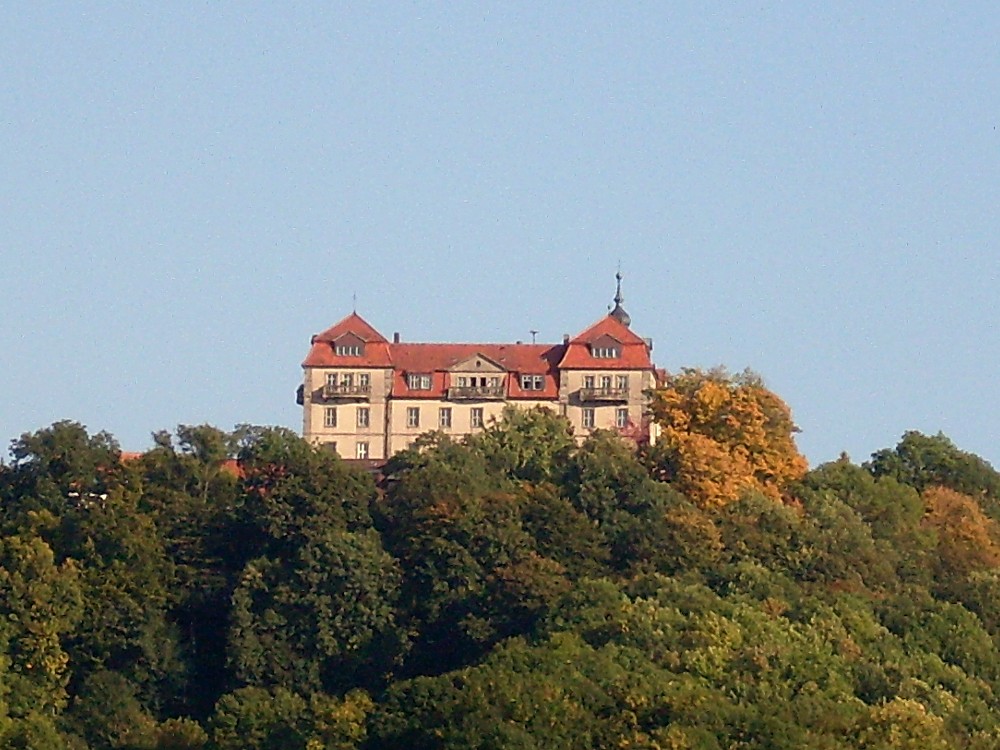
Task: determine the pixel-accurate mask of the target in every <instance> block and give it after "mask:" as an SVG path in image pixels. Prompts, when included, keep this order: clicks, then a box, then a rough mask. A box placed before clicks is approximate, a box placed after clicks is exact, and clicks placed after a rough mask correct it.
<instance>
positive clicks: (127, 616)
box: [0, 371, 1000, 750]
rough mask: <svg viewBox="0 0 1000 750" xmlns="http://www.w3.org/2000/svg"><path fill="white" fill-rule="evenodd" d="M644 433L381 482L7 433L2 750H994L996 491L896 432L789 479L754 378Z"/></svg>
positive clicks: (776, 430) (663, 411) (261, 437)
mask: <svg viewBox="0 0 1000 750" xmlns="http://www.w3.org/2000/svg"><path fill="white" fill-rule="evenodd" d="M652 412H653V415H654V417H655V418H656V419H657V421H658V422H659V423H660V424H661V426H662V439H661V440H660V441H659V442H658V443H657V444H656V445H655V446H652V447H650V446H636V445H635V444H634V443H631V442H630V441H628V440H626V439H623V438H621V437H619V436H618V435H614V434H609V433H600V432H599V433H596V434H594V435H592V436H590V437H589V438H587V439H586V440H585V441H584V442H583V443H582V444H579V445H578V444H577V442H576V441H575V439H574V437H573V436H572V435H571V433H570V431H569V428H568V427H567V424H566V423H565V422H564V420H562V419H561V418H559V417H558V416H555V415H553V414H552V413H550V412H547V411H544V410H536V411H529V412H514V411H511V412H508V413H507V418H506V419H505V420H504V421H503V422H501V423H499V424H495V425H492V426H490V427H489V428H488V429H486V430H484V431H483V432H482V433H480V434H478V435H476V436H475V437H472V438H469V439H467V440H464V441H458V442H456V441H452V440H449V439H448V438H447V437H445V436H443V435H440V434H428V435H426V436H424V437H423V438H421V439H420V441H419V442H418V443H417V444H416V445H415V446H414V447H413V448H411V449H410V450H408V451H406V452H404V453H402V454H399V455H397V456H396V457H395V458H394V459H393V460H392V461H390V463H389V464H388V465H387V466H385V467H384V468H383V470H382V473H381V474H380V475H379V476H378V477H373V476H372V475H371V474H369V473H368V472H365V471H363V470H360V469H356V468H352V467H351V466H349V465H348V464H347V463H345V462H343V461H341V460H340V459H338V458H337V457H336V456H335V455H333V454H332V453H329V452H326V451H323V450H319V449H315V448H313V447H311V446H309V445H308V444H306V443H305V442H303V441H302V440H301V439H300V438H298V437H297V436H296V435H295V434H293V433H291V432H289V431H287V430H284V429H277V428H252V427H243V428H239V429H237V430H236V431H235V432H233V433H227V432H223V431H220V430H218V429H215V428H213V427H209V426H197V427H195V426H180V427H178V428H177V429H176V430H175V431H174V432H173V433H168V432H161V433H157V434H156V435H155V447H154V448H153V449H151V450H149V451H148V452H146V453H145V454H143V455H141V456H139V457H128V458H123V457H122V456H121V453H120V450H119V446H118V445H117V444H116V443H115V441H114V439H113V438H112V437H111V436H110V435H107V434H105V433H96V434H91V433H88V431H87V430H86V429H85V428H84V427H82V426H81V425H79V424H76V423H71V422H60V423H57V424H54V425H52V426H51V427H48V428H45V429H42V430H40V431H38V432H35V433H33V434H26V435H23V436H21V437H20V438H19V439H16V440H14V441H13V443H12V446H11V454H10V460H9V462H8V464H7V465H6V466H3V467H0V503H2V505H0V523H2V537H0V747H4V748H32V749H36V748H40V749H44V750H48V749H50V748H51V749H53V750H55V749H59V748H66V749H72V750H84V749H87V748H89V749H91V750H105V749H107V748H116V749H118V748H135V749H146V750H152V749H156V750H168V749H170V750H185V749H195V748H204V749H205V750H243V749H245V748H246V749H250V750H254V749H257V748H260V749H263V748H268V749H272V750H299V749H301V750H321V749H329V750H334V749H335V750H347V749H349V748H358V749H366V750H388V749H390V748H392V749H396V748H408V749H413V750H420V749H427V750H430V749H431V748H448V749H449V750H459V749H465V748H481V749H483V750H485V749H487V748H489V749H491V750H500V749H511V750H527V749H529V748H532V749H534V748H537V749H538V750H543V749H544V750H560V749H562V748H565V749H566V750H580V749H581V748H628V749H635V750H638V749H640V748H641V749H649V750H652V749H654V748H662V749H664V750H665V749H667V748H669V749H671V750H680V749H684V748H692V749H693V748H698V749H702V748H704V749H706V750H709V749H712V750H715V749H719V750H722V749H725V748H759V749H760V750H764V749H765V748H766V749H767V750H780V749H781V748H788V749H789V750H791V749H793V748H794V749H795V750H799V749H800V748H814V749H817V750H824V749H829V750H834V749H842V750H848V749H851V750H854V749H855V748H870V749H873V750H874V749H875V748H878V749H879V750H882V749H885V750H890V749H891V750H894V749H897V748H898V749H900V750H902V749H904V748H906V749H909V748H919V750H938V749H939V748H940V749H941V750H944V749H945V748H974V749H976V750H993V749H994V748H997V747H1000V704H998V700H997V694H998V691H1000V651H998V643H1000V641H998V638H1000V526H998V519H1000V475H998V474H997V472H995V471H994V470H993V469H992V468H991V467H990V466H989V464H987V463H986V462H984V461H983V460H981V459H979V458H978V457H976V456H974V455H971V454H968V453H965V452H963V451H961V450H960V449H958V448H957V447H956V446H954V445H953V444H952V443H951V442H950V441H949V440H948V439H947V438H946V437H944V436H940V435H939V436H926V435H922V434H919V433H907V434H905V435H904V436H903V437H902V439H901V441H900V442H899V444H898V445H897V446H896V447H894V448H887V449H886V450H883V451H880V452H878V453H876V454H875V455H873V456H872V457H871V460H870V461H868V462H866V463H864V464H861V465H858V464H855V463H852V462H851V461H850V460H849V459H848V458H847V457H844V458H843V459H841V460H839V461H836V462H834V463H830V464H826V465H823V466H820V467H817V468H814V469H812V470H809V471H807V468H806V464H805V461H804V460H803V459H802V457H801V456H800V455H799V454H798V452H797V451H796V450H795V445H794V441H793V440H792V435H793V432H794V426H793V424H792V421H791V416H790V414H789V413H788V410H787V407H785V405H784V404H783V403H782V402H781V400H780V399H778V398H777V397H776V396H775V395H774V394H772V393H770V392H769V391H767V389H766V388H764V387H763V385H762V384H761V383H760V382H759V380H758V379H756V378H754V377H753V376H751V375H749V374H744V375H741V376H736V377H729V376H726V375H724V374H720V373H698V372H693V371H692V372H686V373H682V374H681V375H680V376H677V377H675V378H673V379H671V381H670V382H668V383H667V384H666V385H665V386H664V388H663V389H662V390H661V391H659V392H658V393H657V394H655V396H654V400H653V408H652ZM231 459H236V460H235V461H233V460H231Z"/></svg>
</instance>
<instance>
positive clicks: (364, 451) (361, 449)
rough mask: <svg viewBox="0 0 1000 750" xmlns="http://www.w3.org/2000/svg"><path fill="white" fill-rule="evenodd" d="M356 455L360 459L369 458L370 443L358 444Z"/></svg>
mask: <svg viewBox="0 0 1000 750" xmlns="http://www.w3.org/2000/svg"><path fill="white" fill-rule="evenodd" d="M354 455H355V456H357V457H358V458H368V443H358V446H357V448H356V449H355V453H354Z"/></svg>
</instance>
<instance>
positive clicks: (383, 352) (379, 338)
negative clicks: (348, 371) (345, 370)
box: [302, 312, 392, 367]
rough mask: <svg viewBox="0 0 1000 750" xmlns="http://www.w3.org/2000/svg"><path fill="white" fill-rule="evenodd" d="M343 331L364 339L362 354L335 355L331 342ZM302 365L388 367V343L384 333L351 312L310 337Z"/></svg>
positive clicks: (390, 361) (389, 361)
mask: <svg viewBox="0 0 1000 750" xmlns="http://www.w3.org/2000/svg"><path fill="white" fill-rule="evenodd" d="M346 333H353V334H354V335H355V336H357V337H358V338H359V339H361V340H362V341H364V342H365V354H364V356H363V357H346V356H341V355H338V354H337V352H336V349H334V342H335V341H336V340H337V339H339V338H340V337H341V336H343V335H344V334H346ZM302 366H303V367H392V359H391V358H390V356H389V342H388V341H387V340H386V338H385V336H383V335H382V334H381V333H379V332H378V331H376V330H375V329H374V328H373V327H372V326H371V324H370V323H369V322H368V321H367V320H365V319H364V318H362V317H361V316H360V315H358V314H357V313H356V312H353V313H351V314H350V315H348V316H347V317H346V318H344V319H343V320H341V321H340V322H339V323H336V324H334V325H332V326H330V327H329V328H327V329H326V330H325V331H323V333H318V334H316V335H315V336H313V338H312V348H311V349H310V350H309V354H307V355H306V359H305V361H304V362H303V363H302Z"/></svg>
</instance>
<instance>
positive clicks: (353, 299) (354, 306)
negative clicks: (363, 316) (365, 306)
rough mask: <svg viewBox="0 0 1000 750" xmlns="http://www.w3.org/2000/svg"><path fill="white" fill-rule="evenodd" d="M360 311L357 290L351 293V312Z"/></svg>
mask: <svg viewBox="0 0 1000 750" xmlns="http://www.w3.org/2000/svg"><path fill="white" fill-rule="evenodd" d="M357 311H358V293H357V292H355V293H354V294H352V295H351V312H354V313H357Z"/></svg>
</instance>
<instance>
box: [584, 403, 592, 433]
mask: <svg viewBox="0 0 1000 750" xmlns="http://www.w3.org/2000/svg"><path fill="white" fill-rule="evenodd" d="M583 426H584V429H587V430H592V429H594V410H593V409H591V408H585V409H584V410H583Z"/></svg>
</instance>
